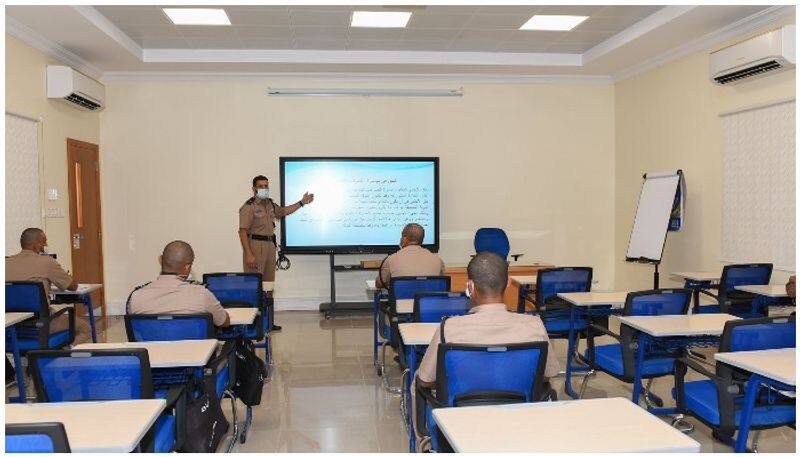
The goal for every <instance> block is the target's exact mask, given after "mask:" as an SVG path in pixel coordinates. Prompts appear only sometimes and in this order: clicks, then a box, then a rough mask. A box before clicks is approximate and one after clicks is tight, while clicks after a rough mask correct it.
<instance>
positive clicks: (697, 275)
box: [670, 271, 721, 282]
mask: <svg viewBox="0 0 800 457" xmlns="http://www.w3.org/2000/svg"><path fill="white" fill-rule="evenodd" d="M670 274H671V275H673V276H677V277H679V278H683V279H688V280H690V281H711V282H714V281H719V278H720V275H721V273H720V272H719V271H676V272H673V273H670Z"/></svg>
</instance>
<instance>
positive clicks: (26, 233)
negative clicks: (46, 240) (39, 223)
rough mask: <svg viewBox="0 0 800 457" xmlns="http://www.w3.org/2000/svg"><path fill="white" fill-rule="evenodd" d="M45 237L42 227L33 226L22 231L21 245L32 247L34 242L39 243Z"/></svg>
mask: <svg viewBox="0 0 800 457" xmlns="http://www.w3.org/2000/svg"><path fill="white" fill-rule="evenodd" d="M43 237H44V232H43V231H42V229H39V228H35V227H31V228H26V229H25V230H23V231H22V235H20V237H19V245H20V246H21V247H22V249H30V248H31V247H33V245H34V244H36V243H38V242H39V241H41V240H42V238H43Z"/></svg>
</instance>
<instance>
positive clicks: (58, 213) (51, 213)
mask: <svg viewBox="0 0 800 457" xmlns="http://www.w3.org/2000/svg"><path fill="white" fill-rule="evenodd" d="M44 217H48V218H59V217H67V213H66V211H65V210H64V209H63V208H47V209H45V210H44Z"/></svg>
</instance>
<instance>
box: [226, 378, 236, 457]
mask: <svg viewBox="0 0 800 457" xmlns="http://www.w3.org/2000/svg"><path fill="white" fill-rule="evenodd" d="M225 394H226V395H227V396H228V397H229V398H230V399H231V415H232V416H233V432H231V439H230V441H228V448H227V449H226V450H225V452H226V453H230V452H231V451H232V450H233V446H234V445H235V444H236V441H238V440H239V422H238V421H237V415H236V397H234V396H233V392H231V391H229V390H226V391H225Z"/></svg>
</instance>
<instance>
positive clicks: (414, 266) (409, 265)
mask: <svg viewBox="0 0 800 457" xmlns="http://www.w3.org/2000/svg"><path fill="white" fill-rule="evenodd" d="M424 239H425V229H424V228H422V226H421V225H419V224H414V223H411V224H407V225H406V226H405V227H404V228H403V233H402V234H401V236H400V250H399V251H397V252H395V253H394V254H392V255H390V256H388V257H386V259H385V260H384V261H383V263H382V264H381V268H380V271H378V277H377V278H375V287H378V288H384V289H385V288H388V287H389V284H391V282H392V278H396V277H398V276H440V275H443V274H444V261H442V258H441V257H439V255H438V254H434V253H433V252H431V251H429V250H427V249H425V248H423V247H422V240H424Z"/></svg>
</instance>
